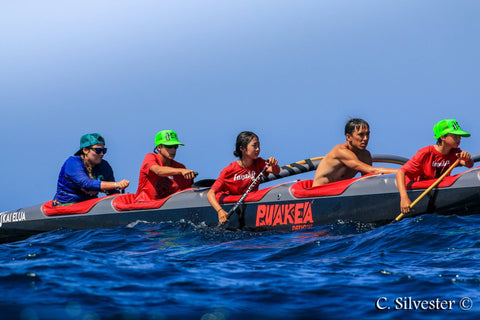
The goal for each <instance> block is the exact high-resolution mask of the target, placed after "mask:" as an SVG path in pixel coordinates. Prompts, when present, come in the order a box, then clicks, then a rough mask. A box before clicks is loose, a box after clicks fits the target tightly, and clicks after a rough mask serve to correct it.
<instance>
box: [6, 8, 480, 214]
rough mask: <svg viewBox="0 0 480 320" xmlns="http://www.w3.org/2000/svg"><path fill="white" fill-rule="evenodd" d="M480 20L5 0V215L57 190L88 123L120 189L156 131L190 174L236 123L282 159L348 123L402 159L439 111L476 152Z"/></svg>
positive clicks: (465, 15)
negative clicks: (169, 132)
mask: <svg viewBox="0 0 480 320" xmlns="http://www.w3.org/2000/svg"><path fill="white" fill-rule="evenodd" d="M479 15H480V1H475V0H471V1H466V0H460V1H454V0H451V1H444V0H435V1H420V0H403V1H386V0H370V1H369V0H366V1H353V0H351V1H342V0H335V1H333V0H332V1H321V0H317V1H300V0H299V1H282V0H272V1H259V0H255V1H248V0H241V1H179V0H175V1H161V0H155V1H154V0H151V1H146V0H143V1H142V0H136V1H127V0H123V1H122V0H120V1H118V0H117V1H98V0H97V1H90V0H83V1H63V0H62V1H60V0H57V1H49V0H45V1H33V0H32V1H23V0H17V1H0V143H1V146H2V156H1V157H0V170H1V178H2V179H1V184H0V194H1V196H0V197H1V200H0V211H4V210H10V209H16V208H19V207H22V206H29V205H33V204H37V203H41V202H44V201H47V200H50V199H52V197H53V195H54V194H55V190H56V182H57V177H58V172H59V170H60V167H61V166H62V164H63V162H64V161H65V160H66V159H67V157H69V156H70V155H72V154H73V153H74V152H75V151H77V149H78V148H79V140H80V136H81V135H82V134H84V133H89V132H99V133H101V134H102V135H103V136H104V137H105V139H106V142H107V147H108V148H109V151H108V154H107V155H106V157H105V159H106V160H107V161H109V162H110V164H111V165H112V167H113V168H114V172H115V176H116V177H117V179H122V178H126V179H129V180H130V181H131V186H130V187H129V188H128V189H127V191H129V192H135V191H136V188H137V184H138V173H139V169H140V165H141V163H142V160H143V157H144V156H145V154H146V153H148V152H151V151H152V149H153V147H154V136H155V134H156V133H157V132H158V131H160V130H163V129H173V130H176V131H177V132H178V135H179V139H180V141H182V142H184V143H185V147H180V148H179V150H178V153H177V158H176V160H178V161H180V162H182V163H184V164H185V165H186V166H187V167H188V168H191V169H194V170H196V171H198V172H199V173H200V175H199V177H198V179H207V178H216V177H217V176H218V174H219V172H220V170H221V169H222V168H223V167H225V166H226V165H227V164H228V163H230V162H231V161H233V160H235V158H234V156H233V154H232V152H233V149H234V143H235V138H236V136H237V134H238V133H239V132H240V131H243V130H251V131H254V132H256V133H257V134H258V135H259V136H260V141H261V146H262V153H261V155H262V156H263V157H265V158H266V157H269V156H275V157H276V158H277V159H278V160H279V162H280V164H281V165H284V164H288V163H291V162H295V161H298V160H301V159H305V158H310V157H316V156H321V155H324V154H326V153H327V152H328V151H329V150H330V149H331V148H332V147H333V146H334V145H335V144H337V143H341V142H343V141H344V139H345V138H344V134H343V127H344V124H345V122H346V121H347V120H348V119H350V118H351V117H361V118H364V119H366V120H367V121H368V122H369V123H370V126H371V131H372V134H371V141H370V144H369V150H370V151H371V152H372V153H374V154H375V153H380V154H395V155H400V156H404V157H411V156H412V155H413V154H414V153H415V152H416V151H417V150H418V149H419V148H421V147H423V146H425V145H428V144H433V143H434V139H433V132H432V127H433V125H434V123H435V122H436V121H438V120H441V119H445V118H456V119H458V121H459V123H460V125H461V126H462V128H463V129H464V130H465V131H468V132H470V133H471V134H472V137H471V138H466V139H463V140H462V145H461V147H462V148H463V149H464V150H467V151H469V152H470V153H472V154H475V153H478V152H480V139H479V137H480V126H479V125H478V122H479V119H478V116H479V111H478V110H479V108H478V105H479V100H480V91H479V89H478V88H479V77H480V68H479V62H478V61H479V57H480V42H479V37H478V32H479V30H480V19H479V18H478V17H479ZM311 177H313V173H312V174H311ZM311 177H310V178H311Z"/></svg>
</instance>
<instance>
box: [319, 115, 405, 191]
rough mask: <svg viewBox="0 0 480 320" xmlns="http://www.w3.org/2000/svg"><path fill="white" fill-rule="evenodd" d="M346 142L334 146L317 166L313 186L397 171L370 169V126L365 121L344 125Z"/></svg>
mask: <svg viewBox="0 0 480 320" xmlns="http://www.w3.org/2000/svg"><path fill="white" fill-rule="evenodd" d="M345 137H346V138H347V142H345V143H341V144H338V145H336V146H335V147H334V148H333V149H332V150H331V151H330V152H329V153H328V154H327V155H326V156H325V158H323V160H322V161H321V162H320V164H319V165H318V168H317V171H316V172H315V177H314V179H313V185H312V187H315V186H321V185H323V184H327V183H330V182H335V181H340V180H345V179H351V178H353V177H354V176H355V175H356V174H357V173H358V172H361V173H362V175H365V174H369V173H375V174H389V173H396V172H397V170H398V169H390V168H383V167H372V156H371V154H370V152H369V151H368V150H367V145H368V140H369V138H370V126H369V125H368V123H367V122H366V121H365V120H362V119H351V120H350V121H348V122H347V124H346V125H345Z"/></svg>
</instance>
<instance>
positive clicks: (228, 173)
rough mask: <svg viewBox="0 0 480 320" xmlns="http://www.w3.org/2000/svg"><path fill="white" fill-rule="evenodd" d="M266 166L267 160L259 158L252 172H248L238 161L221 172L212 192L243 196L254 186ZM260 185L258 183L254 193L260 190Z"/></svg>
mask: <svg viewBox="0 0 480 320" xmlns="http://www.w3.org/2000/svg"><path fill="white" fill-rule="evenodd" d="M265 165H266V162H265V160H263V159H262V158H257V159H255V160H254V162H253V165H252V168H251V170H246V169H245V168H243V167H241V166H240V165H239V164H238V162H237V161H234V162H232V163H230V164H229V165H228V166H227V167H226V168H224V169H223V170H222V172H220V176H219V177H218V178H217V180H216V181H215V183H214V184H213V186H212V190H213V191H215V192H225V193H228V194H243V193H245V191H247V189H248V187H249V186H250V185H251V184H252V182H253V179H255V178H256V177H257V175H258V174H259V173H260V172H261V171H262V170H263V168H265ZM259 184H260V183H259V182H257V184H256V185H255V186H254V188H253V189H252V191H256V190H258V186H259Z"/></svg>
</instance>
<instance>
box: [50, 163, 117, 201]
mask: <svg viewBox="0 0 480 320" xmlns="http://www.w3.org/2000/svg"><path fill="white" fill-rule="evenodd" d="M92 175H93V177H94V179H92V178H90V176H89V175H88V171H87V168H86V167H85V163H84V162H83V160H82V157H80V156H72V157H70V158H68V159H67V161H65V163H64V164H63V166H62V169H61V170H60V174H59V175H58V182H57V193H56V194H55V197H54V198H53V199H54V200H57V201H58V202H60V203H70V202H81V201H85V200H89V199H94V198H97V196H98V192H100V191H101V189H100V185H101V182H102V181H112V182H113V181H115V177H114V176H113V170H112V167H111V166H110V165H109V164H108V162H107V161H105V160H103V159H102V162H100V164H98V165H96V166H95V167H94V168H93V169H92ZM108 193H109V194H111V193H118V190H109V191H108Z"/></svg>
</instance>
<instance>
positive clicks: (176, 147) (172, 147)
mask: <svg viewBox="0 0 480 320" xmlns="http://www.w3.org/2000/svg"><path fill="white" fill-rule="evenodd" d="M163 146H164V147H165V148H167V149H178V144H175V145H173V146H167V145H165V144H164V145H163Z"/></svg>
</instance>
